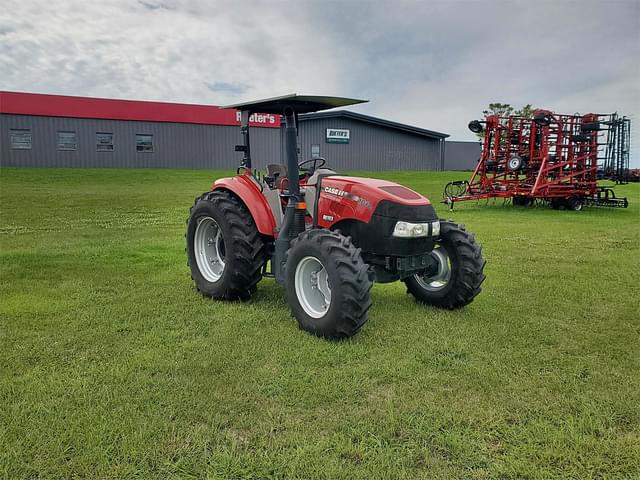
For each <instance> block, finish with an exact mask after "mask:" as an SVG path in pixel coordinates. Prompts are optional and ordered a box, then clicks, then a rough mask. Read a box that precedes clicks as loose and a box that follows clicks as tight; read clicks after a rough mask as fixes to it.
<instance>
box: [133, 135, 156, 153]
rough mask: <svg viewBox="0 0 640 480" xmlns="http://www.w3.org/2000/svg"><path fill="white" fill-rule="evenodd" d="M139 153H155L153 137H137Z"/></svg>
mask: <svg viewBox="0 0 640 480" xmlns="http://www.w3.org/2000/svg"><path fill="white" fill-rule="evenodd" d="M136 151H137V152H153V135H143V134H140V133H139V134H137V135H136Z"/></svg>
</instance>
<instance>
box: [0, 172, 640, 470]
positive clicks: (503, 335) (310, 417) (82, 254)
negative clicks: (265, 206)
mask: <svg viewBox="0 0 640 480" xmlns="http://www.w3.org/2000/svg"><path fill="white" fill-rule="evenodd" d="M223 173H224V172H211V171H176V170H135V171H134V170H29V169H2V170H1V171H0V190H1V197H0V200H1V211H0V213H1V219H0V253H1V257H0V258H1V265H0V267H1V270H0V477H2V478H7V479H17V478H114V479H116V478H117V479H126V478H155V479H166V478H301V479H311V478H322V479H342V478H344V479H360V478H362V479H374V478H387V479H395V478H407V479H416V478H447V479H448V478H473V479H476V478H477V479H483V478H487V479H494V478H504V479H515V478H536V479H537V478H540V479H549V478H561V479H573V478H576V479H584V478H629V479H631V478H640V407H639V405H640V319H639V317H640V312H639V298H640V287H639V282H640V279H639V277H640V275H639V274H640V238H639V235H640V185H637V184H636V185H629V186H625V187H619V188H618V193H619V194H626V195H628V196H629V197H630V202H631V206H630V208H629V209H627V210H616V209H597V208H590V209H586V210H585V211H583V212H579V213H577V212H567V211H553V210H550V209H547V208H522V207H520V208H515V207H511V206H503V205H502V204H501V203H497V204H495V205H488V206H480V205H476V204H465V205H460V206H459V207H458V206H457V207H456V210H455V211H454V212H452V213H448V212H447V211H446V209H445V208H444V207H442V206H438V207H437V208H438V210H439V213H440V215H441V216H444V217H451V218H453V219H455V220H457V221H459V222H462V223H465V224H466V225H467V227H468V228H469V229H471V230H472V231H473V232H475V233H476V236H477V238H478V240H479V241H480V242H481V243H482V245H483V248H484V254H485V257H486V258H487V262H488V263H487V267H486V270H485V273H486V274H487V280H486V281H485V283H484V288H483V292H482V293H481V294H480V296H479V297H478V298H477V299H476V301H475V302H474V303H472V304H471V305H470V306H468V307H466V308H465V309H463V310H461V311H455V312H449V311H440V310H436V309H434V308H428V307H424V306H420V305H416V303H415V302H414V301H413V300H412V298H411V297H410V296H408V295H406V294H405V290H404V289H403V288H402V286H401V284H391V285H377V286H375V287H374V289H373V293H372V297H373V302H374V306H373V308H372V309H371V310H370V316H369V323H368V324H367V325H366V326H365V327H364V328H363V330H362V331H361V333H360V334H359V335H358V336H357V337H355V338H353V339H352V340H350V341H346V342H341V343H335V342H328V341H325V340H321V339H318V338H315V337H312V336H310V335H308V334H305V333H304V332H302V331H300V330H299V329H298V328H297V326H296V323H295V321H294V320H293V319H292V317H291V316H290V313H289V309H288V307H287V304H286V303H285V301H284V295H283V290H282V289H281V288H280V287H279V286H278V285H277V284H275V282H274V281H273V280H270V279H267V280H264V281H262V282H261V283H260V285H259V289H258V294H257V295H256V297H255V299H254V300H252V301H251V302H249V303H217V302H213V301H210V300H206V299H203V298H202V297H200V296H198V295H197V294H196V293H195V291H194V288H193V286H192V284H191V280H190V278H189V275H188V273H187V272H188V270H187V267H186V265H185V255H184V240H183V233H184V222H185V219H186V216H187V212H188V210H189V207H190V205H191V204H192V202H193V199H194V197H195V196H196V195H197V194H199V193H201V192H202V191H204V190H206V189H208V187H209V185H210V183H211V181H212V180H213V179H214V178H215V177H217V176H221V175H222V174H223ZM375 175H376V176H384V177H385V178H389V179H392V180H396V181H399V182H401V183H403V184H406V185H408V186H410V187H412V188H414V189H416V190H418V191H420V192H422V193H424V194H427V195H429V196H431V197H432V198H433V199H434V200H439V199H440V195H441V191H442V188H443V186H444V184H445V183H446V182H447V181H449V180H452V179H459V178H465V177H466V176H467V174H466V173H462V174H461V173H456V172H444V173H418V174H413V173H402V174H384V175H380V174H375Z"/></svg>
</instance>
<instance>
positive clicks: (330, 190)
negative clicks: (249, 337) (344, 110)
mask: <svg viewBox="0 0 640 480" xmlns="http://www.w3.org/2000/svg"><path fill="white" fill-rule="evenodd" d="M362 102H363V100H354V99H349V98H339V97H318V96H298V95H288V96H284V97H277V98H271V99H266V100H259V101H255V102H250V103H242V104H237V105H230V106H228V107H224V108H235V109H238V110H240V112H241V130H242V134H243V138H244V142H243V145H238V146H236V151H241V152H244V155H243V160H242V164H241V166H240V167H239V168H238V175H236V176H235V177H232V178H223V179H219V180H216V181H215V183H214V184H213V186H212V188H211V191H209V192H206V193H204V194H203V195H201V196H200V197H199V198H197V199H196V201H195V204H194V206H193V207H192V208H191V215H190V218H189V220H188V221H187V233H186V238H187V255H188V260H189V266H190V268H191V276H192V278H193V280H194V282H195V284H196V287H197V288H198V290H199V291H200V292H201V293H202V294H203V295H204V296H206V297H211V298H214V299H221V300H236V299H248V298H249V297H251V295H252V294H253V293H254V292H255V291H256V285H257V284H258V282H259V281H260V280H261V279H262V278H263V277H275V279H276V281H277V282H278V283H279V284H281V285H283V286H284V287H285V289H286V291H287V297H288V301H289V304H290V306H291V310H292V313H293V316H294V317H295V318H296V319H297V321H298V323H299V325H300V327H301V328H302V329H304V330H306V331H308V332H311V333H313V334H315V335H318V336H322V337H327V338H332V339H340V338H347V337H351V336H352V335H354V334H355V333H356V332H358V330H359V329H360V328H361V327H362V325H364V323H365V322H366V321H367V311H368V310H369V307H370V306H371V299H370V290H371V286H372V282H373V281H377V282H381V283H388V282H394V281H398V280H400V281H403V282H404V283H405V284H406V286H407V290H408V292H410V293H411V294H412V295H413V296H414V297H415V298H416V299H417V300H418V301H420V302H423V303H426V304H430V305H434V306H437V307H442V308H448V309H455V308H459V307H462V306H464V305H466V304H468V303H469V302H471V301H472V300H473V299H474V297H475V296H476V295H477V294H478V293H479V292H480V284H481V283H482V281H483V280H484V278H485V277H484V274H483V268H484V264H485V261H484V259H483V258H482V253H481V249H480V246H479V245H478V244H477V243H476V241H475V239H474V237H473V235H472V234H471V233H469V232H468V231H466V230H465V229H464V227H463V226H462V225H457V224H455V223H453V222H450V221H441V220H439V219H438V217H437V216H436V212H435V210H434V208H433V206H432V205H431V202H430V201H429V200H428V199H427V198H426V197H424V196H422V195H420V194H419V193H416V192H414V191H413V190H410V189H408V188H406V187H403V186H401V185H398V184H396V183H392V182H388V181H385V180H375V179H368V178H359V177H347V176H341V175H338V174H337V173H336V172H334V171H333V170H331V169H329V168H327V166H326V161H325V159H323V158H312V159H309V160H304V161H302V162H300V163H298V151H297V122H298V114H304V113H308V112H315V111H318V110H327V109H330V108H334V107H342V106H345V105H352V104H356V103H362ZM253 113H269V114H277V115H282V116H283V118H284V121H285V129H284V134H285V136H284V140H283V143H284V145H283V148H284V151H285V158H286V164H282V165H281V164H276V165H268V166H267V168H266V175H264V176H259V175H257V174H256V173H255V172H254V171H253V170H252V162H251V148H250V142H249V117H250V115H252V114H253ZM269 265H270V267H271V268H270V269H269V268H268V266H269Z"/></svg>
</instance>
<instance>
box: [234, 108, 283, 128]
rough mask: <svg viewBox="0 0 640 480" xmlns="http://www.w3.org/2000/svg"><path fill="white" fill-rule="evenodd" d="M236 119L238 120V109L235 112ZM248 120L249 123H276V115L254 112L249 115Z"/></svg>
mask: <svg viewBox="0 0 640 480" xmlns="http://www.w3.org/2000/svg"><path fill="white" fill-rule="evenodd" d="M236 120H237V121H238V122H239V121H240V111H237V112H236ZM249 122H251V123H259V124H261V125H275V124H276V116H275V115H270V114H263V113H254V114H253V115H251V116H250V117H249Z"/></svg>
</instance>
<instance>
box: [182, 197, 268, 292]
mask: <svg viewBox="0 0 640 480" xmlns="http://www.w3.org/2000/svg"><path fill="white" fill-rule="evenodd" d="M185 237H186V239H187V248H186V250H187V258H188V262H189V267H190V268H191V278H192V279H193V281H194V282H195V284H196V288H197V289H198V291H199V292H200V293H202V295H204V296H206V297H211V298H216V299H223V300H238V299H240V300H246V299H248V298H249V297H250V296H251V295H252V294H253V293H254V292H255V290H256V285H257V283H258V282H259V281H260V280H261V279H262V274H261V267H262V265H263V263H264V248H263V247H264V244H263V242H262V238H261V237H260V235H259V233H258V230H257V228H256V225H255V223H254V221H253V218H252V217H251V214H250V213H249V211H248V210H247V208H246V207H245V205H244V204H243V203H242V202H241V201H240V200H238V198H236V197H235V196H234V195H233V194H232V193H230V192H227V191H224V190H215V191H213V192H206V193H204V194H202V196H200V197H199V198H197V199H196V201H195V204H194V205H193V207H192V208H191V215H190V216H189V219H188V220H187V233H186V234H185Z"/></svg>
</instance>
